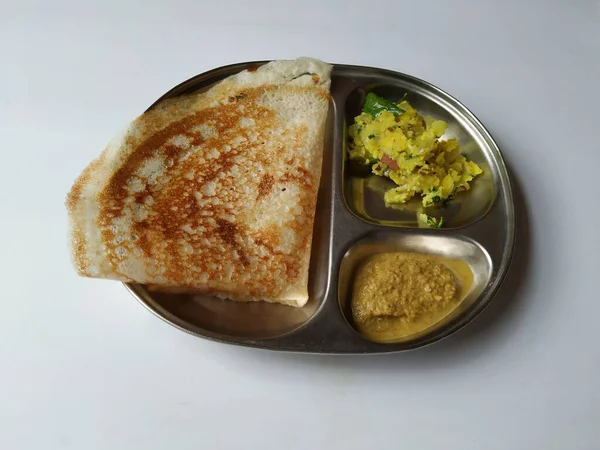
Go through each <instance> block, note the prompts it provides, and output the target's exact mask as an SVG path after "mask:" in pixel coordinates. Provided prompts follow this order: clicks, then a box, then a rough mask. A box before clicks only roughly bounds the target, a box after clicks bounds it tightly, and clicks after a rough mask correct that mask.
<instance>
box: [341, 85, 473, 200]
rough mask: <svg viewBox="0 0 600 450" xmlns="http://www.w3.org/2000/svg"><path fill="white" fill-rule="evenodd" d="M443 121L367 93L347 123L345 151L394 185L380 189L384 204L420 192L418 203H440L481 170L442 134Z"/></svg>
mask: <svg viewBox="0 0 600 450" xmlns="http://www.w3.org/2000/svg"><path fill="white" fill-rule="evenodd" d="M447 127H448V125H447V124H446V123H445V122H443V121H441V120H434V119H432V118H429V117H423V116H422V115H420V114H419V113H418V112H417V110H416V109H414V108H413V107H412V106H411V105H410V103H409V102H408V101H406V100H401V101H400V102H398V103H393V102H391V101H389V100H386V99H384V98H381V97H379V96H377V95H375V94H373V93H370V94H368V95H367V97H366V100H365V105H364V107H363V112H362V113H361V114H360V115H359V116H357V117H355V119H354V123H353V124H352V125H351V126H350V127H349V130H348V133H349V138H350V143H349V156H350V159H351V160H356V161H358V162H361V163H363V164H368V165H371V166H372V171H373V173H374V174H376V175H379V176H384V177H388V178H389V179H391V180H393V181H394V183H396V185H397V187H395V188H392V189H390V190H388V191H387V192H386V193H385V194H384V199H385V202H386V204H387V205H394V204H401V203H406V202H407V201H409V200H410V199H411V198H413V197H414V196H420V197H421V201H422V203H423V206H424V207H429V206H434V205H436V204H438V203H439V204H445V203H447V202H448V201H450V200H452V199H453V198H454V197H455V196H456V195H457V194H458V193H459V192H461V191H466V190H469V189H470V186H469V183H470V182H471V181H472V180H473V178H475V177H476V176H477V175H479V174H480V173H482V170H481V168H480V167H479V166H478V165H477V164H475V163H474V162H472V161H468V160H467V158H465V156H463V155H461V154H460V147H459V144H458V141H457V140H456V139H454V138H452V139H442V136H443V135H444V133H445V132H446V129H447Z"/></svg>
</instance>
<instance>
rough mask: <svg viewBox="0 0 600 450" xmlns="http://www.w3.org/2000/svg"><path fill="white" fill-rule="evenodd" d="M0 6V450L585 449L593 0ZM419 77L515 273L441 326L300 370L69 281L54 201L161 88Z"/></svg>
mask: <svg viewBox="0 0 600 450" xmlns="http://www.w3.org/2000/svg"><path fill="white" fill-rule="evenodd" d="M97 3H98V6H94V7H92V6H83V5H82V4H81V3H80V2H75V1H72V2H67V1H56V2H39V3H37V4H28V5H27V6H26V4H25V3H21V2H16V1H15V2H8V3H6V1H5V0H0V138H1V141H0V152H1V156H2V157H1V159H0V162H1V166H0V167H1V168H2V174H1V176H0V200H1V201H0V208H1V209H0V211H1V213H0V214H1V220H0V236H1V237H2V249H1V250H0V281H1V284H2V291H1V292H0V298H1V300H2V312H1V314H0V448H2V449H6V450H13V449H28V450H29V449H32V450H33V449H63V448H64V449H71V448H72V449H86V450H92V449H103V450H104V449H115V450H120V449H142V448H143V449H221V448H223V449H225V448H251V449H255V448H256V449H259V448H260V449H280V448H287V449H301V448H323V449H325V448H327V449H330V448H331V449H334V448H335V449H338V448H340V449H348V450H350V449H361V450H362V449H366V448H368V449H380V448H393V449H398V448H402V449H441V448H444V449H461V450H467V449H474V450H475V449H477V450H480V449H528V450H529V449H544V450H550V449H597V448H599V446H600V430H599V427H600V412H599V408H598V407H599V404H600V350H599V348H600V344H599V339H598V331H597V326H598V325H597V324H598V317H599V316H600V294H599V290H598V280H599V277H600V273H599V269H600V265H599V263H598V250H600V245H599V244H600V243H599V238H598V230H599V227H600V216H599V215H598V188H597V183H598V166H599V165H600V157H599V156H598V155H599V152H600V148H599V146H598V137H597V131H598V124H597V121H598V105H599V104H600V88H599V86H598V83H599V82H600V3H599V2H598V1H591V0H587V1H586V0H578V1H570V2H569V1H564V2H558V1H542V0H540V1H538V2H533V1H524V2H522V1H516V0H511V1H441V0H440V1H431V0H429V1H427V2H419V1H414V0H411V1H407V2H393V1H375V0H370V1H368V2H363V3H360V2H353V1H345V2H342V1H335V2H334V1H330V2H325V1H323V2H318V1H307V0H303V1H296V2H293V3H292V2H289V4H285V3H286V2H285V1H283V0H279V1H272V2H268V1H257V0H254V1H252V2H242V1H239V2H227V1H215V2H212V1H211V2H201V1H197V2H192V1H190V2H188V3H183V2H180V3H179V4H177V3H176V2H171V3H170V5H169V6H167V4H166V2H165V4H163V5H162V6H161V5H158V4H154V3H155V2H147V1H146V2H143V1H139V2H134V1H116V0H112V1H108V0H106V1H104V2H97ZM301 55H309V56H314V57H318V58H321V59H324V60H327V61H331V62H340V63H341V62H344V63H352V64H361V65H372V66H380V67H386V68H389V69H395V70H399V71H403V72H407V73H410V74H412V75H415V76H418V77H420V78H423V79H425V80H428V81H430V82H432V83H434V84H436V85H438V86H440V87H441V88H443V89H445V90H446V91H448V92H449V93H451V94H452V95H454V96H456V97H457V98H459V99H460V100H461V101H463V102H464V103H465V104H466V105H467V106H468V107H469V108H470V109H471V110H472V111H473V112H474V113H475V114H476V115H477V116H478V117H479V118H480V119H481V120H482V121H483V122H484V123H485V124H486V126H487V127H488V128H489V130H490V131H491V133H492V134H493V135H494V137H495V138H496V139H497V141H498V143H499V145H500V147H501V149H502V150H503V152H504V155H505V158H506V161H507V163H508V164H509V165H510V167H511V169H512V173H513V175H514V177H515V185H516V186H515V190H516V196H517V203H518V212H519V213H520V218H521V224H520V226H519V238H518V244H517V245H518V248H517V253H516V261H515V263H514V266H513V269H512V271H511V273H510V276H509V278H508V280H507V283H506V284H505V285H504V287H503V289H502V291H501V292H500V294H499V295H498V297H497V298H496V299H495V301H494V303H493V305H492V306H491V307H490V308H489V309H488V310H486V311H485V313H484V314H483V315H482V316H481V317H480V318H479V319H478V320H477V321H476V322H475V323H473V324H472V325H470V326H469V327H467V328H466V329H464V330H463V331H461V332H460V333H458V334H457V335H455V336H453V337H451V338H449V339H447V340H445V341H443V342H441V343H438V344H435V345H433V346H431V347H428V348H426V349H422V350H418V351H415V352H411V353H407V354H400V355H395V356H383V357H310V356H300V355H279V354H272V353H266V352H260V351H254V350H249V349H241V348H233V347H228V346H223V345H218V344H214V343H210V342H206V341H202V340H200V339H197V338H195V337H192V336H189V335H186V334H184V333H182V332H180V331H177V330H176V329H174V328H172V327H170V326H169V325H167V324H165V323H163V322H161V321H160V320H159V319H157V318H155V317H154V316H152V315H151V314H150V313H148V312H147V311H146V310H145V309H144V308H143V307H142V306H141V305H140V304H138V303H137V302H136V301H135V300H134V299H133V298H131V297H130V295H129V294H128V293H127V292H126V291H125V289H124V288H123V287H122V286H121V285H120V284H119V283H113V282H107V281H98V280H88V279H80V278H77V277H76V275H75V273H74V271H73V270H72V269H71V266H70V261H69V257H68V251H67V231H66V230H67V221H66V213H65V208H64V206H63V203H64V199H65V194H66V192H67V191H68V189H69V188H70V186H71V183H72V181H73V180H74V178H75V177H76V176H77V174H78V173H79V172H80V170H81V169H83V167H84V166H85V165H86V164H87V163H88V162H89V161H90V160H91V159H92V158H94V157H95V156H96V155H97V154H98V153H99V152H100V150H101V149H102V148H103V146H104V145H105V144H106V143H107V141H108V140H109V139H110V138H111V137H112V135H113V134H114V133H115V132H116V131H117V130H119V129H120V128H121V127H123V126H124V125H125V124H126V123H127V122H128V121H129V120H131V119H133V118H134V117H135V116H136V115H137V114H139V113H140V112H142V111H143V110H144V109H145V108H146V107H147V106H148V105H149V104H150V103H151V102H152V101H154V99H155V98H157V97H158V96H159V95H161V94H162V93H163V92H165V91H166V90H168V89H169V88H171V87H172V86H174V85H176V84H177V83H179V82H180V81H182V80H184V79H187V78H189V77H190V76H193V75H195V74H197V73H201V72H204V71H206V70H208V69H211V68H214V67H217V66H220V65H224V64H229V63H232V62H237V61H245V60H255V59H269V58H294V57H297V56H301Z"/></svg>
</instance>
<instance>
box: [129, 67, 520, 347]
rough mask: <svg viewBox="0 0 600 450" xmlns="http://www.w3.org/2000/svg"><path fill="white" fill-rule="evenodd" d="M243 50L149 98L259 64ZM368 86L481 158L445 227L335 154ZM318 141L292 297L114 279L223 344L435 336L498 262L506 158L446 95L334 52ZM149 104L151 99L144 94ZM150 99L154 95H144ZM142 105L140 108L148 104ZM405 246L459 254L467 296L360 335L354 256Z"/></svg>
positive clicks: (486, 286) (505, 247)
mask: <svg viewBox="0 0 600 450" xmlns="http://www.w3.org/2000/svg"><path fill="white" fill-rule="evenodd" d="M265 62H266V61H257V62H248V63H240V64H234V65H231V66H226V67H221V68H218V69H215V70H212V71H210V72H206V73H204V74H201V75H198V76H196V77H194V78H192V79H190V80H188V81H186V82H184V83H182V84H180V85H179V86H177V87H175V88H174V89H172V90H171V91H169V92H167V93H166V94H165V95H164V96H163V97H161V98H160V99H159V100H157V102H158V101H160V100H162V99H164V98H168V97H175V96H178V95H182V94H185V93H191V92H198V91H201V90H205V89H207V88H208V87H209V86H211V85H212V84H213V83H215V82H217V81H220V80H222V79H223V78H225V77H227V76H229V75H232V74H235V73H237V72H240V71H241V70H244V69H247V68H248V67H252V66H254V67H256V66H259V65H262V64H264V63H265ZM368 92H375V93H377V94H379V95H383V96H385V97H388V98H391V99H399V98H400V97H401V96H402V95H404V94H405V93H406V94H407V95H408V100H409V101H410V102H411V104H413V105H414V106H415V108H417V109H418V110H419V111H420V112H422V113H425V114H428V115H431V116H434V117H436V118H440V119H443V120H444V121H446V122H447V123H448V124H449V127H448V132H447V136H453V137H456V138H458V140H459V143H460V145H461V149H462V151H463V153H465V154H467V156H468V157H469V159H471V160H473V161H475V162H476V163H477V164H479V165H480V166H481V167H482V168H483V169H484V174H483V175H482V176H480V177H478V178H477V180H476V181H475V182H474V183H473V189H472V190H471V191H470V192H469V194H468V195H465V196H464V197H463V200H464V199H465V198H466V199H467V200H468V201H467V202H461V201H455V202H453V203H454V205H452V206H451V207H450V208H449V209H448V210H445V211H444V216H445V217H446V218H447V219H448V228H446V229H442V230H432V229H420V228H417V226H416V222H415V217H416V215H415V213H414V211H410V207H409V209H408V211H407V210H406V209H403V210H395V209H390V208H386V207H385V205H384V204H383V198H382V197H383V196H382V193H381V192H380V191H379V190H380V189H382V188H384V187H385V186H380V185H378V183H380V182H381V178H378V177H377V178H375V177H371V176H365V175H364V174H360V173H358V172H357V171H356V170H354V169H353V167H352V166H351V165H350V164H349V161H347V159H346V128H347V124H349V123H352V121H353V118H354V116H355V115H357V114H358V112H359V110H360V108H361V107H362V104H363V100H364V97H365V95H366V94H367V93H368ZM331 97H332V99H331V107H330V113H329V117H328V127H327V130H328V131H327V134H326V143H325V156H324V164H323V176H322V182H321V186H320V190H319V199H318V204H317V214H316V219H315V228H314V238H313V248H312V259H311V265H310V281H309V294H310V299H309V302H308V304H307V305H306V306H305V307H304V308H292V307H288V306H283V305H273V304H267V303H264V302H260V303H237V302H231V301H223V300H219V299H215V298H210V297H203V296H194V295H175V294H160V293H155V292H149V291H148V290H146V289H145V287H144V286H143V285H139V284H126V286H127V288H128V289H129V290H130V291H131V293H132V294H133V295H134V296H135V297H136V298H137V299H138V300H139V301H140V302H141V303H142V304H144V305H145V306H146V307H147V308H148V309H149V310H150V311H152V312H153V313H154V314H156V315H157V316H159V317H160V318H162V319H163V320H165V321H166V322H168V323H170V324H171V325H174V326H175V327H177V328H180V329H181V330H184V331H187V332H189V333H192V334H194V335H196V336H199V337H204V338H208V339H212V340H216V341H220V342H226V343H230V344H237V345H244V346H250V347H259V348H264V349H270V350H282V351H293V352H305V353H338V354H344V353H346V354H348V353H356V354H358V353H385V352H397V351H402V350H408V349H414V348H417V347H421V346H424V345H427V344H430V343H432V342H435V341H438V340H440V339H442V338H444V337H446V336H448V335H450V334H452V333H453V332H455V331H457V330H458V329H460V328H462V327H463V326H465V325H466V324H467V323H469V322H470V321H471V320H472V319H473V318H474V317H475V316H476V315H477V314H479V313H480V312H481V311H482V310H483V308H484V307H485V306H486V305H487V304H488V303H489V302H490V300H491V299H492V297H493V295H494V294H495V293H496V291H497V290H498V288H499V286H500V284H501V282H502V280H503V278H504V276H505V275H506V272H507V271H508V268H509V265H510V261H511V257H512V254H513V247H514V242H515V220H516V219H515V208H514V204H513V197H512V192H511V186H510V180H509V177H508V173H507V171H506V167H505V165H504V162H503V160H502V156H501V155H500V151H499V149H498V147H497V146H496V144H495V142H494V140H493V139H492V137H491V136H490V134H489V133H488V132H487V131H486V130H485V128H484V127H483V125H482V124H481V123H480V122H479V121H478V120H477V118H476V117H475V116H474V115H473V114H472V113H471V112H470V111H469V110H468V109H467V108H466V107H465V106H464V105H462V104H461V103H460V102H459V101H458V100H456V99H454V98H452V97H451V96H450V95H448V94H446V93H445V92H443V91H442V90H440V89H438V88H437V87H435V86H432V85H431V84H429V83H427V82H425V81H422V80H419V79H417V78H414V77H411V76H409V75H405V74H402V73H397V72H392V71H389V70H383V69H376V68H372V67H360V66H348V65H341V64H336V65H334V70H333V74H332V84H331ZM155 104H156V103H155ZM152 106H154V105H152ZM152 106H151V107H150V108H152ZM394 250H404V251H406V250H412V251H419V252H425V253H430V254H437V255H443V256H448V257H454V258H460V259H463V260H464V261H466V262H467V263H468V264H469V265H470V266H471V269H472V270H473V273H474V275H475V282H474V285H473V288H472V289H471V291H470V293H469V295H468V296H467V298H466V299H465V300H464V301H463V302H462V303H461V304H460V306H459V307H458V308H457V309H456V310H455V311H454V312H453V313H452V314H450V315H449V316H448V317H446V318H445V319H444V320H442V321H441V322H439V323H437V324H435V325H433V326H432V327H430V328H428V329H426V330H424V331H423V332H421V333H419V334H417V335H414V336H411V337H410V338H408V339H405V340H403V341H401V342H395V343H386V344H379V343H374V342H371V341H369V340H367V339H365V338H363V337H362V336H361V335H360V334H359V333H358V332H356V331H355V330H354V328H353V325H352V319H351V314H350V313H349V306H348V304H349V298H350V294H351V293H350V284H351V279H352V273H353V270H354V268H355V267H356V265H357V264H358V263H360V261H361V260H362V258H365V257H366V256H368V255H371V254H374V253H378V252H385V251H394Z"/></svg>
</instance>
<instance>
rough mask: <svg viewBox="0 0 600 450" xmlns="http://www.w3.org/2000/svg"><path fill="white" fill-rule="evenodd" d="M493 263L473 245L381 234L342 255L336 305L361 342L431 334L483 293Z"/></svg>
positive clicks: (462, 240)
mask: <svg viewBox="0 0 600 450" xmlns="http://www.w3.org/2000/svg"><path fill="white" fill-rule="evenodd" d="M491 273H492V263H491V260H490V257H489V255H488V254H487V252H486V251H485V250H484V249H483V248H482V247H481V246H480V245H479V244H477V243H476V242H474V241H472V240H469V239H466V238H461V237H452V236H441V235H435V234H433V233H431V232H429V233H423V234H416V235H415V234H411V235H406V234H400V233H393V232H380V233H374V234H371V235H369V236H367V237H365V238H363V239H361V240H360V241H358V242H356V243H355V244H354V245H353V246H352V247H351V248H350V249H349V250H348V251H347V252H346V254H345V255H344V257H343V259H342V263H341V266H340V273H339V280H338V301H339V305H340V310H341V311H342V314H343V315H344V317H345V319H346V321H347V322H348V324H349V325H351V326H352V327H353V328H354V329H355V330H356V331H357V332H358V333H360V334H361V335H362V336H363V337H364V338H366V339H369V340H371V341H374V342H380V343H398V342H406V341H410V340H413V339H417V338H421V337H423V336H424V335H426V334H429V333H433V332H434V331H436V330H438V329H440V328H441V327H443V326H444V325H446V324H448V323H449V322H451V321H452V320H454V319H456V318H457V317H458V316H460V315H461V314H462V313H464V312H465V311H467V310H468V309H469V307H470V306H471V305H472V304H473V302H474V301H475V300H476V299H477V298H478V297H479V296H480V295H481V293H482V292H483V291H484V289H485V286H486V285H487V283H488V281H489V280H490V276H491Z"/></svg>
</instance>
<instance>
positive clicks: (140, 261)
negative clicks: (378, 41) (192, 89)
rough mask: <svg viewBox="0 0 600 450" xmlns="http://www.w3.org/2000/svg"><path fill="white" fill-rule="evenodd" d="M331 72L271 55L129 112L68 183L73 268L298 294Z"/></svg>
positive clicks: (227, 290)
mask: <svg viewBox="0 0 600 450" xmlns="http://www.w3.org/2000/svg"><path fill="white" fill-rule="evenodd" d="M330 73H331V66H330V65H329V64H326V63H324V62H321V61H318V60H314V59H309V58H300V59H297V60H291V61H287V60H285V61H284V60H282V61H273V62H270V63H268V64H266V65H263V66H261V67H259V68H258V69H256V70H246V71H243V72H240V73H238V74H236V75H233V76H230V77H228V78H226V79H224V80H223V81H221V82H219V83H217V84H215V85H214V86H213V87H211V88H210V89H209V90H207V91H205V92H202V93H199V94H192V95H187V96H182V97H177V98H174V99H167V100H164V101H162V102H160V103H159V104H158V105H156V106H155V107H154V108H152V109H151V110H150V111H147V112H145V113H144V114H142V115H141V116H139V117H138V118H137V119H135V120H134V121H133V122H132V123H131V124H130V125H129V126H128V127H127V128H126V129H125V130H124V131H123V132H122V133H120V134H119V135H118V136H116V137H115V138H114V139H113V140H112V141H111V142H110V143H109V144H108V146H107V147H106V148H105V150H104V151H103V152H102V153H101V155H100V157H99V158H98V159H96V160H95V161H93V162H92V163H91V164H90V165H89V166H88V167H87V168H86V169H85V170H84V171H83V173H82V174H81V175H80V176H79V178H78V179H77V180H76V182H75V184H74V185H73V187H72V189H71V191H70V192H69V194H68V197H67V209H68V212H69V218H70V226H71V248H72V257H73V261H74V264H75V267H76V268H77V271H78V272H79V274H80V275H83V276H88V277H94V278H107V279H114V280H121V281H125V282H136V283H142V284H147V285H149V286H150V287H151V288H153V289H158V290H169V291H178V292H195V293H202V294H207V295H215V296H218V297H221V298H228V299H232V300H238V301H260V300H262V301H268V302H279V303H285V304H290V305H294V306H302V305H304V304H305V303H306V301H307V299H308V268H309V260H310V251H311V243H312V234H313V222H314V216H315V210H316V201H317V191H318V187H319V182H320V177H321V165H322V159H323V144H324V142H323V141H324V129H325V122H326V117H327V110H328V105H329V86H330Z"/></svg>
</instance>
